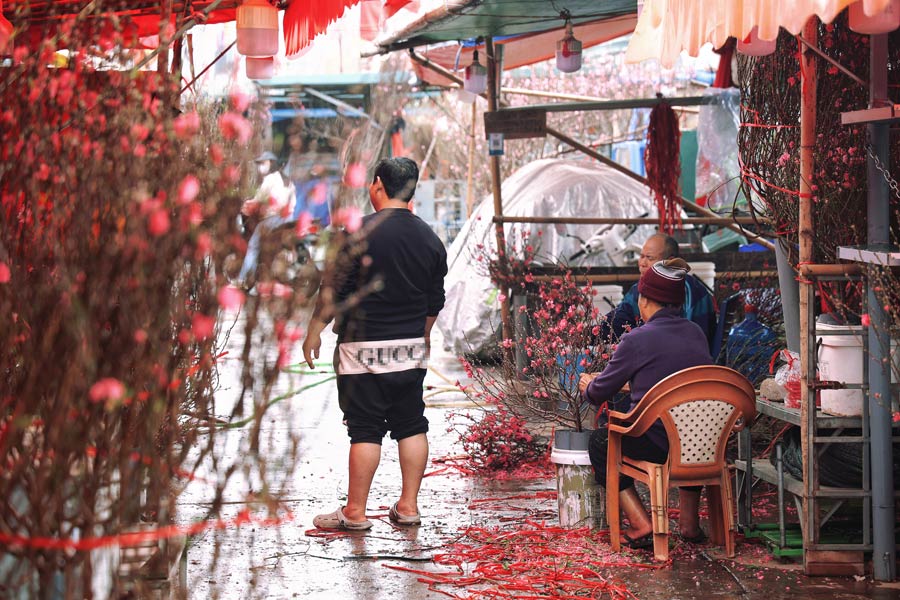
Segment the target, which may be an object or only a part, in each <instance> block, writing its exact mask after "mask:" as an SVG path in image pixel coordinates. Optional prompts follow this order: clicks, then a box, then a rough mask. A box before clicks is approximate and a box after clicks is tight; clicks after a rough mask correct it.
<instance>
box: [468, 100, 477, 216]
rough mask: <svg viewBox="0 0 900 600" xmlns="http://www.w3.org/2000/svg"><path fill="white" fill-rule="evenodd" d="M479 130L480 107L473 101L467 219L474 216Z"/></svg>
mask: <svg viewBox="0 0 900 600" xmlns="http://www.w3.org/2000/svg"><path fill="white" fill-rule="evenodd" d="M477 128H478V106H477V104H476V102H475V100H474V99H473V100H472V130H471V132H470V133H469V165H468V169H467V171H466V218H467V219H468V218H469V217H471V216H472V209H473V208H474V205H475V190H473V189H472V179H473V178H474V171H475V132H476V131H477Z"/></svg>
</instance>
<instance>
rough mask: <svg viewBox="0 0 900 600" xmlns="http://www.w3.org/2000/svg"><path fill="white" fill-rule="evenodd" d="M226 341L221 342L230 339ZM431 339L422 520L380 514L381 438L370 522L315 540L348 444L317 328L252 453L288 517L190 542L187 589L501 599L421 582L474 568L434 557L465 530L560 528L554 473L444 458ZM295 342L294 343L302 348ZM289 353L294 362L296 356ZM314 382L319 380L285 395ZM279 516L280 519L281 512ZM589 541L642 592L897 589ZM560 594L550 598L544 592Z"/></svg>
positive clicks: (394, 463)
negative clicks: (524, 472) (411, 523)
mask: <svg viewBox="0 0 900 600" xmlns="http://www.w3.org/2000/svg"><path fill="white" fill-rule="evenodd" d="M238 327H240V325H238ZM436 342H437V340H436ZM236 343H237V341H236V340H232V341H231V345H232V346H233V345H234V344H236ZM435 345H436V346H437V348H436V350H435V352H434V356H433V357H432V366H433V367H434V370H433V371H430V372H429V374H428V377H427V378H426V385H428V386H429V387H430V388H431V389H429V391H428V392H427V393H426V396H427V402H428V408H427V409H426V416H427V417H428V419H429V421H430V423H431V432H430V433H429V442H430V445H431V452H430V458H431V461H430V464H429V468H428V470H427V472H426V478H425V480H424V482H423V489H422V493H421V495H420V511H421V513H422V517H423V524H422V525H421V526H420V527H414V528H399V527H396V526H394V525H392V524H391V522H390V521H389V520H388V518H387V511H388V507H389V506H390V505H391V504H392V503H393V502H394V501H395V500H396V498H397V494H398V493H399V481H400V468H399V463H398V460H397V445H396V443H395V442H393V441H392V440H389V439H388V440H385V443H384V446H383V450H382V461H381V465H380V467H379V469H378V472H377V473H376V475H375V480H374V482H373V485H372V491H371V494H370V497H369V509H368V514H369V518H370V519H371V520H373V521H374V527H373V528H372V529H371V530H369V531H367V532H354V533H338V534H325V535H322V533H321V532H317V531H316V530H314V529H313V528H312V519H313V517H314V516H315V515H316V514H318V513H321V512H330V511H332V510H334V509H335V508H336V507H338V506H340V505H341V504H342V502H343V500H344V498H345V490H346V487H347V466H346V463H347V452H348V449H349V439H348V438H347V435H346V431H345V429H344V427H343V426H342V424H341V416H340V411H339V409H338V406H337V391H336V389H335V386H334V382H333V380H332V379H331V378H332V377H333V372H332V371H331V369H330V367H329V366H328V364H327V363H328V362H329V361H328V360H327V359H328V358H330V356H331V352H332V349H333V346H334V339H333V336H331V334H328V335H327V336H325V335H323V346H324V347H323V351H322V359H323V360H321V363H322V366H321V368H319V369H318V372H316V373H312V374H303V375H302V376H297V375H294V376H291V377H288V376H284V377H283V378H282V380H280V381H279V384H278V389H277V390H276V393H275V395H276V396H277V395H279V394H282V395H284V396H285V399H284V400H282V401H280V402H278V403H277V404H275V405H274V406H272V407H271V408H270V410H269V413H268V414H267V417H266V419H265V422H264V424H263V427H262V430H261V438H260V440H261V441H260V453H261V454H262V455H263V456H265V458H266V461H265V465H266V468H267V469H268V471H269V473H270V475H269V479H270V480H271V481H275V482H276V483H275V484H276V486H277V489H279V490H280V491H281V493H282V494H283V496H284V497H285V501H284V503H283V508H284V511H289V512H290V519H289V520H285V521H283V522H280V523H278V524H259V523H251V524H244V525H242V526H241V527H226V528H224V529H222V530H211V531H207V532H205V533H203V534H200V535H198V536H196V537H195V538H193V539H192V541H191V542H190V545H189V547H188V549H187V588H188V589H187V596H188V597H189V598H228V599H231V598H235V599H237V598H273V599H276V598H322V599H326V598H327V599H329V600H335V599H337V600H343V599H353V598H360V599H382V598H384V599H401V600H402V599H416V600H418V599H429V598H444V597H447V596H450V597H457V598H469V597H473V598H474V597H502V596H498V595H487V594H486V593H485V595H480V596H476V595H474V593H475V591H476V590H481V591H482V592H484V590H485V589H488V588H490V586H489V585H485V583H484V581H482V584H481V585H480V586H472V587H466V586H458V585H436V586H434V587H433V588H429V585H428V584H427V583H425V582H423V581H426V582H427V581H429V580H430V581H434V580H435V578H439V576H435V577H431V578H430V577H429V576H428V575H427V574H428V573H431V574H446V573H451V572H452V573H459V572H460V569H461V570H462V572H465V573H469V572H470V571H472V570H473V569H474V568H475V566H476V565H474V564H471V563H469V564H463V565H461V566H460V567H459V568H457V567H454V566H448V564H447V563H446V562H444V563H442V564H438V563H436V562H435V560H434V559H435V557H437V558H438V559H439V560H441V559H443V560H446V558H445V557H446V556H447V555H448V554H451V553H452V552H453V551H454V549H455V548H456V546H454V544H455V543H458V542H461V541H465V540H466V539H468V540H469V541H470V542H471V539H470V538H466V536H465V535H464V533H465V532H466V531H467V529H468V530H469V531H470V532H471V531H473V530H474V531H485V530H490V531H496V532H499V534H501V535H514V534H515V533H516V532H517V531H520V530H522V529H523V528H526V529H527V528H529V527H537V528H543V527H548V528H550V530H553V529H554V528H555V527H556V525H557V524H558V521H557V511H556V500H555V497H554V494H555V490H556V485H555V480H554V479H553V478H552V477H545V478H526V479H511V478H509V479H500V478H484V477H474V476H468V475H464V474H462V473H460V472H459V471H458V470H456V469H453V468H450V467H449V466H448V465H451V464H453V462H452V459H453V458H454V457H459V456H460V455H461V453H462V449H461V445H460V444H459V441H458V435H457V434H456V433H453V432H448V431H447V429H448V424H449V422H450V420H451V419H452V415H453V413H454V412H457V413H458V412H460V411H465V410H468V409H471V405H470V404H469V403H468V402H467V401H466V399H465V397H464V396H463V395H462V394H461V393H460V392H458V391H452V390H450V391H448V390H449V387H450V386H448V381H449V382H450V383H453V382H455V381H456V380H457V378H461V377H463V376H464V375H463V373H462V371H461V369H460V368H459V366H458V364H457V361H456V359H455V357H453V356H449V355H447V354H444V353H442V352H441V351H440V350H439V346H440V345H439V343H436V344H435ZM296 351H297V352H299V344H298V346H297V349H296ZM229 356H234V357H237V356H239V352H237V351H235V350H234V348H232V352H231V353H230V355H229ZM296 358H297V359H298V360H299V356H297V357H296ZM237 361H238V359H237V358H233V359H229V358H228V357H226V358H225V360H224V362H223V364H222V370H221V379H222V386H221V391H220V393H219V394H218V395H217V402H218V403H219V407H220V410H219V413H220V414H227V413H228V412H229V409H230V406H231V404H230V403H233V402H234V398H235V396H236V395H237V393H238V391H239V389H240V388H239V385H238V381H239V371H240V370H239V366H238V363H237ZM317 366H318V365H317ZM320 382H321V385H317V386H312V387H307V389H304V390H303V391H300V392H299V393H296V394H294V393H293V392H295V391H297V390H299V389H301V388H303V387H305V386H311V385H312V384H316V383H320ZM248 429H249V427H248V428H239V429H233V430H226V431H223V432H220V433H219V434H218V435H219V439H218V442H217V443H218V445H219V447H220V448H221V453H220V454H221V455H222V458H223V459H224V460H223V461H222V462H221V464H219V465H213V464H212V463H210V462H209V461H207V463H205V465H204V468H203V469H200V470H198V472H197V474H198V477H197V478H196V479H195V480H194V481H192V482H191V483H190V484H189V485H188V487H187V489H186V490H185V491H184V493H183V494H182V495H181V497H180V498H179V509H178V511H179V512H178V520H179V522H181V523H187V522H190V521H192V520H195V519H200V518H205V516H206V514H207V511H208V510H209V507H210V504H209V502H210V500H211V498H212V497H213V493H212V486H213V485H214V483H215V482H216V481H221V478H220V477H217V475H216V473H217V472H218V473H221V472H223V471H224V469H225V468H226V467H227V464H229V463H230V462H233V461H235V460H236V459H238V458H242V459H245V460H242V461H241V462H244V463H250V464H251V465H252V463H253V460H252V456H253V453H252V451H251V450H250V448H249V445H248V444H249V438H250V432H249V431H248ZM292 435H294V436H297V440H298V443H299V459H298V463H297V465H296V468H295V470H294V471H293V473H289V472H288V470H287V469H286V468H285V469H282V470H281V471H279V465H280V464H281V465H287V464H289V463H290V460H291V455H290V447H291V436H292ZM248 458H249V460H246V459H248ZM447 458H450V459H451V460H450V462H447V461H446V460H445V459H447ZM257 472H258V471H257V470H256V469H255V468H253V467H247V468H245V469H243V470H239V472H238V473H236V475H235V476H233V477H231V478H230V479H229V483H228V486H227V487H226V492H225V504H224V506H223V509H222V513H223V516H224V517H225V518H226V519H228V518H233V517H237V516H238V515H239V514H240V513H241V512H242V511H245V510H248V509H249V510H250V511H251V512H253V513H254V514H260V515H265V514H266V512H265V507H263V506H261V505H259V504H258V503H254V502H252V494H251V492H252V491H253V490H259V485H260V482H259V478H258V477H257V476H256V475H255V473H257ZM273 474H274V476H273ZM248 498H251V501H249V502H248V500H247V499H248ZM284 511H282V512H281V513H280V514H281V515H284V514H285V512H284ZM494 528H496V529H494ZM675 530H676V528H675V527H673V531H675ZM583 531H586V530H583ZM551 533H552V531H551ZM585 535H586V533H585ZM591 537H592V538H596V539H597V540H599V541H598V542H597V543H596V545H595V546H592V547H593V548H597V550H596V552H595V556H594V558H595V559H596V557H598V556H599V557H602V558H603V561H605V562H600V563H596V560H595V563H596V564H609V565H610V566H608V567H605V568H603V567H601V568H599V569H597V568H596V566H594V567H592V568H593V569H595V570H594V571H592V573H593V572H596V574H597V577H598V578H599V579H606V580H609V581H610V582H614V583H615V585H614V586H613V587H616V588H617V589H619V590H627V592H629V593H630V594H632V595H633V596H631V597H636V598H640V599H647V600H651V599H653V600H655V599H660V600H662V599H667V600H668V599H685V600H687V599H694V598H697V599H699V598H721V599H723V600H724V599H732V598H733V599H745V598H765V599H767V600H774V599H777V598H797V597H800V598H835V599H847V600H851V599H858V598H873V599H878V600H881V599H888V598H900V585H896V584H891V585H880V586H876V585H874V584H872V583H871V581H870V580H868V579H865V580H862V581H856V580H855V579H853V578H850V579H843V578H808V577H805V576H804V575H803V574H802V572H801V570H800V567H799V565H796V564H790V563H788V564H781V563H780V562H778V561H777V560H775V559H771V558H770V557H769V555H768V554H767V553H766V551H765V550H764V549H763V548H762V547H761V546H759V545H757V544H754V543H751V542H749V541H744V540H740V541H739V543H738V549H737V551H738V556H737V558H736V559H735V560H726V559H723V558H722V557H721V551H722V550H721V549H720V548H714V547H708V546H707V547H693V546H683V545H678V542H675V547H674V548H673V553H672V554H673V560H672V563H671V565H670V566H665V567H664V568H657V567H658V566H659V565H654V564H653V563H652V561H651V558H652V557H651V555H650V554H649V553H648V554H645V553H640V552H633V553H630V554H626V555H616V554H612V553H611V552H609V550H608V547H605V543H604V541H603V540H604V538H603V533H602V532H601V533H598V534H595V535H594V536H591ZM510 539H513V538H510ZM534 539H536V538H532V539H531V541H527V540H526V541H524V542H522V544H520V546H521V545H524V547H518V548H514V549H513V550H515V551H517V552H524V553H525V554H526V555H528V554H529V553H541V552H547V551H548V547H549V546H547V545H544V544H543V543H536V542H535V541H534ZM569 539H571V538H569ZM563 542H565V540H563ZM513 543H516V542H513ZM607 553H608V554H607ZM584 562H588V559H585V561H584ZM617 563H619V564H618V565H617ZM623 563H624V564H623ZM579 566H581V565H580V564H578V562H577V561H575V562H574V563H573V562H572V561H570V562H567V563H564V564H561V565H560V566H559V570H560V571H571V570H574V569H577V568H578V567H579ZM423 572H424V573H423ZM505 594H506V597H525V596H526V593H525V592H521V593H516V592H505ZM611 594H612V590H611V589H605V590H603V589H600V588H597V590H595V591H594V592H593V593H592V595H589V596H583V597H611ZM561 596H562V594H561V593H560V595H559V596H551V595H545V596H541V597H561ZM571 597H575V596H571ZM578 597H582V596H580V595H579V596H578Z"/></svg>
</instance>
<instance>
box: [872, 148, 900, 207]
mask: <svg viewBox="0 0 900 600" xmlns="http://www.w3.org/2000/svg"><path fill="white" fill-rule="evenodd" d="M866 154H868V155H869V158H871V159H872V162H873V163H874V164H875V168H876V169H878V170H879V171H880V172H881V175H882V176H883V177H884V180H885V181H887V184H888V187H890V188H891V191H892V192H894V197H895V198H897V199H898V200H900V184H898V183H897V180H896V179H894V178H893V177H892V176H891V174H890V173H889V172H888V169H887V167H885V166H884V163H882V162H881V159H879V158H878V156H877V155H876V154H875V151H874V150H873V149H872V144H866Z"/></svg>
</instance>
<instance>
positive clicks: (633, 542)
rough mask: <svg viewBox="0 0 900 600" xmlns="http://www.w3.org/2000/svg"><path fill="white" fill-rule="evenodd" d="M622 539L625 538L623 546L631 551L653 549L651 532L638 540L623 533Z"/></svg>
mask: <svg viewBox="0 0 900 600" xmlns="http://www.w3.org/2000/svg"><path fill="white" fill-rule="evenodd" d="M622 537H624V538H625V541H624V542H623V543H624V544H625V546H627V547H628V548H631V549H632V550H649V549H650V548H652V547H653V532H652V531H651V532H650V533H648V534H647V535H642V536H641V537H639V538H633V537H631V536H630V535H628V534H627V533H623V534H622Z"/></svg>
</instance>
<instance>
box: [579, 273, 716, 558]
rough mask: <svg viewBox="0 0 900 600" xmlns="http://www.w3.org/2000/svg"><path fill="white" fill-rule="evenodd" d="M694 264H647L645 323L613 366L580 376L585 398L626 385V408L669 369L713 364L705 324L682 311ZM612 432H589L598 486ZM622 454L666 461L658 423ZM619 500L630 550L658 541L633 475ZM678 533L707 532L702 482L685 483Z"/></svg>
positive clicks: (641, 302) (629, 441)
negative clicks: (703, 525) (702, 525)
mask: <svg viewBox="0 0 900 600" xmlns="http://www.w3.org/2000/svg"><path fill="white" fill-rule="evenodd" d="M689 269H690V267H689V266H688V264H687V263H686V262H684V260H682V259H680V258H673V259H670V260H666V261H660V262H657V263H656V264H654V265H653V266H651V267H650V268H649V269H646V270H645V271H644V273H643V274H642V275H641V279H640V281H639V282H638V284H637V288H638V294H639V295H638V300H637V304H638V310H639V311H640V317H641V319H643V321H644V325H643V326H641V327H638V328H637V329H634V330H633V331H631V332H629V333H627V334H625V335H624V336H622V339H621V341H620V342H619V345H618V347H617V348H616V351H615V352H614V353H613V355H612V358H611V359H610V361H609V364H607V365H606V368H605V369H603V372H601V373H600V374H596V373H583V374H582V375H581V378H580V379H579V382H578V388H579V390H581V393H582V394H583V396H584V398H585V399H586V400H587V401H588V402H590V403H591V404H593V405H594V406H600V405H601V404H602V403H603V402H604V401H607V400H609V399H611V398H613V396H614V395H615V394H616V392H618V391H619V390H620V389H622V387H623V386H625V385H626V384H628V385H629V389H630V391H631V396H630V398H629V400H630V402H629V403H628V404H627V405H625V406H615V407H613V406H610V408H611V409H614V410H621V411H622V412H628V411H630V410H631V409H633V408H634V407H635V406H636V405H637V403H638V402H639V401H640V400H641V398H642V397H643V396H644V394H646V393H647V392H648V391H649V390H650V388H652V387H653V386H654V385H656V383H658V382H659V381H660V380H662V379H664V378H666V377H668V376H669V375H671V374H672V373H675V372H677V371H681V370H682V369H687V368H689V367H696V366H699V365H710V364H712V362H713V361H712V357H711V356H710V355H709V348H708V346H707V344H706V336H705V335H704V333H703V331H701V330H700V327H699V326H698V325H697V324H696V323H694V322H692V321H689V320H687V319H685V318H684V317H683V316H682V304H683V303H684V301H685V288H686V287H687V286H686V285H685V276H686V275H687V272H688V270H689ZM607 440H608V431H607V428H606V425H605V424H603V425H602V426H601V427H600V428H599V429H597V431H595V432H594V433H593V434H592V435H591V440H590V444H589V447H588V453H589V455H590V459H591V465H592V466H593V467H594V475H595V477H596V479H597V482H598V483H600V485H603V486H605V485H606V457H607ZM622 452H623V454H625V455H627V456H629V457H631V458H634V459H637V460H646V461H650V462H655V463H660V464H661V463H663V462H665V461H666V458H667V457H668V455H669V442H668V439H667V438H666V430H665V428H664V427H663V424H662V422H661V421H657V422H656V423H654V424H653V425H652V426H651V427H650V429H648V430H647V432H646V433H645V434H644V435H642V436H639V437H627V436H625V437H623V438H622ZM619 489H620V490H621V491H620V493H619V499H620V502H621V506H622V510H623V511H624V513H625V516H626V517H627V518H628V522H629V523H630V527H629V528H628V529H627V530H624V531H623V535H624V537H625V540H624V542H623V543H624V544H625V545H626V546H629V547H631V548H650V547H652V546H653V526H652V524H651V522H650V517H649V515H648V514H647V512H646V510H644V505H643V504H642V503H641V500H640V498H639V497H638V495H637V492H635V490H634V480H633V479H632V478H630V477H625V476H620V478H619ZM679 497H680V499H681V514H680V516H679V519H678V521H679V526H680V529H681V537H682V539H684V540H686V541H693V542H700V541H703V540H704V539H705V535H704V534H703V532H702V531H701V529H700V517H699V513H698V508H699V505H700V488H699V487H694V488H681V490H680V492H679Z"/></svg>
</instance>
